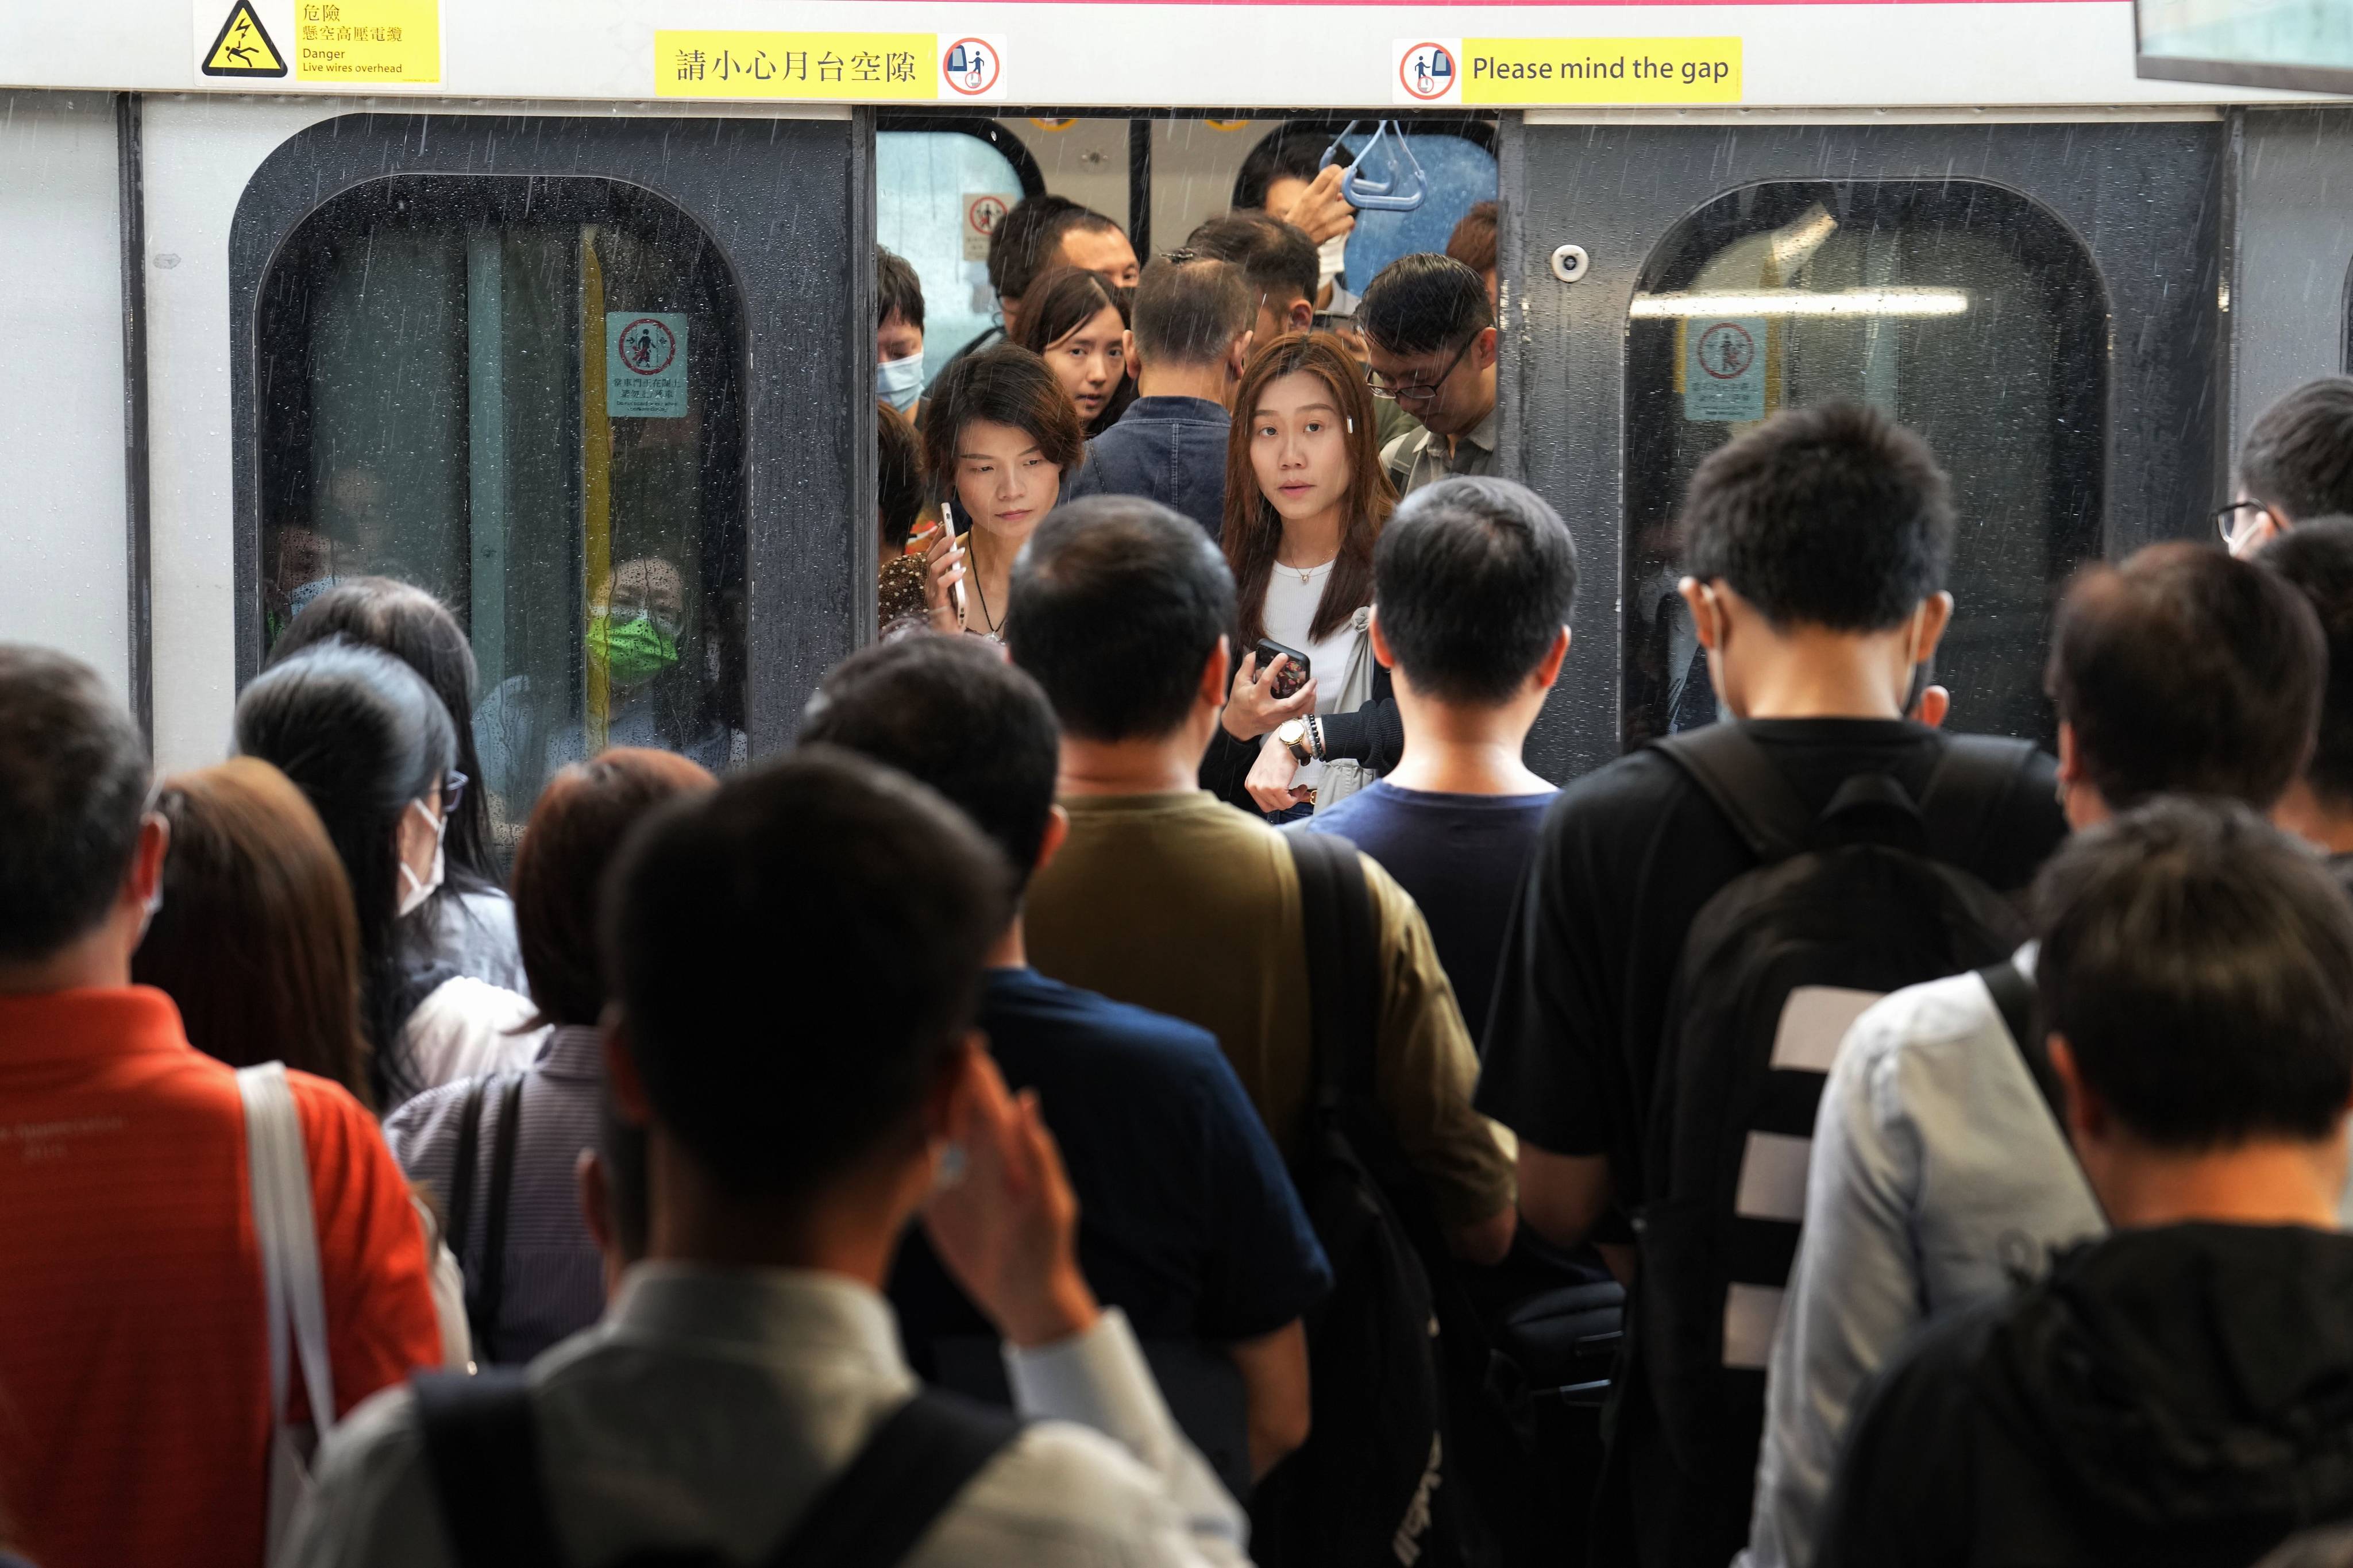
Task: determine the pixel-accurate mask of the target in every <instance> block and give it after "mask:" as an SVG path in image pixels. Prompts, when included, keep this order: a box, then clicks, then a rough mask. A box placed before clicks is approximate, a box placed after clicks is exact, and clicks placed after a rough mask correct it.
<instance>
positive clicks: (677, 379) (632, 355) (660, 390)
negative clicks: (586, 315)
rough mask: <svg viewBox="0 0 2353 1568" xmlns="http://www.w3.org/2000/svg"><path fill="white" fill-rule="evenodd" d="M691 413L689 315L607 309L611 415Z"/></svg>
mask: <svg viewBox="0 0 2353 1568" xmlns="http://www.w3.org/2000/svg"><path fill="white" fill-rule="evenodd" d="M685 413H686V317H685V316H683V315H681V314H671V313H664V312H647V311H638V310H607V311H606V312H605V415H606V417H607V418H610V419H676V418H678V417H680V416H682V415H684V414H685Z"/></svg>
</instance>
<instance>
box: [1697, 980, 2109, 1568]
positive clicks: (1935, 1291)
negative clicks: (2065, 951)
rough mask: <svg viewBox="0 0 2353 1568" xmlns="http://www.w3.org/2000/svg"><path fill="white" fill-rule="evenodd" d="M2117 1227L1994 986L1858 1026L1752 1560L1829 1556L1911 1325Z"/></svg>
mask: <svg viewBox="0 0 2353 1568" xmlns="http://www.w3.org/2000/svg"><path fill="white" fill-rule="evenodd" d="M2023 956H2026V957H2027V961H2028V963H2031V955H2023ZM2106 1230H2107V1222H2106V1221H2105V1219H2104V1218H2103V1217H2102V1215H2101V1213H2100V1206H2099V1204H2098V1202H2097V1200H2095V1199H2094V1197H2093V1195H2092V1189H2091V1187H2090V1185H2089V1184H2087V1183H2086V1182H2085V1181H2084V1173H2083V1168H2082V1167H2081V1166H2079V1165H2078V1164H2077V1163H2075V1155H2074V1152H2073V1150H2072V1149H2070V1148H2069V1147H2068V1145H2067V1142H2066V1141H2065V1139H2064V1137H2063V1134H2062V1133H2061V1131H2060V1130H2059V1124H2058V1122H2057V1121H2055V1120H2053V1119H2052V1114H2051V1109H2050V1106H2049V1104H2048V1103H2047V1102H2046V1101H2045V1100H2043V1098H2042V1090H2041V1089H2038V1088H2037V1087H2036V1086H2035V1082H2034V1076H2033V1074H2032V1073H2031V1072H2030V1071H2029V1070H2028V1068H2027V1066H2026V1060H2025V1058H2023V1057H2021V1055H2020V1054H2019V1050H2018V1047H2017V1044H2016V1043H2015V1042H2014V1041H2012V1040H2011V1039H2010V1031H2009V1029H2008V1028H2007V1027H2006V1026H2004V1025H2003V1023H2002V1021H2001V1013H2000V1009H1999V1008H1997V1007H1996V1006H1995V1005H1994V1000H1993V996H1992V994H1991V993H1989V991H1987V989H1986V987H1985V982H1983V981H1981V980H1979V979H1978V977H1977V976H1976V975H1975V974H1957V975H1954V976H1952V977H1950V978H1948V979H1945V980H1936V981H1931V982H1930V983H1928V984H1925V985H1912V986H1907V987H1905V989H1904V990H1901V991H1898V992H1895V993H1894V994H1892V995H1889V996H1887V997H1884V998H1883V999H1882V1000H1880V1001H1879V1002H1877V1003H1875V1004H1873V1005H1872V1007H1871V1008H1870V1009H1869V1010H1868V1011H1866V1012H1865V1013H1864V1014H1863V1015H1862V1016H1861V1017H1860V1018H1858V1019H1856V1020H1855V1023H1854V1026H1853V1027H1852V1028H1851V1029H1849V1030H1848V1031H1847V1035H1846V1038H1845V1040H1844V1041H1843V1042H1842V1043H1841V1046H1840V1047H1839V1053H1838V1058H1837V1060H1836V1062H1835V1064H1834V1065H1833V1066H1832V1067H1831V1075H1830V1081H1829V1082H1828V1083H1827V1084H1826V1085H1825V1086H1824V1087H1823V1089H1822V1100H1821V1107H1820V1110H1819V1111H1818V1112H1817V1113H1816V1116H1815V1121H1814V1146H1813V1155H1812V1162H1811V1165H1810V1171H1809V1174H1808V1177H1807V1185H1806V1206H1805V1224H1804V1229H1803V1231H1802V1233H1801V1238H1800V1240H1799V1246H1798V1259H1797V1263H1796V1265H1795V1267H1794V1268H1792V1269H1791V1270H1790V1274H1789V1283H1788V1293H1787V1294H1786V1296H1785V1297H1784V1298H1783V1301H1782V1310H1781V1320H1780V1327H1779V1330H1778V1333H1777V1336H1776V1338H1775V1340H1774V1343H1773V1356H1772V1367H1771V1370H1770V1371H1769V1373H1767V1379H1766V1387H1765V1440H1764V1446H1763V1448H1762V1450H1761V1451H1760V1453H1759V1454H1758V1457H1757V1503H1756V1512H1755V1514H1754V1515H1753V1517H1752V1520H1751V1523H1750V1529H1749V1538H1748V1551H1747V1552H1746V1554H1745V1555H1744V1556H1743V1557H1742V1558H1741V1559H1740V1561H1741V1562H1742V1563H1746V1564H1747V1568H1803V1565H1804V1564H1807V1563H1811V1562H1812V1561H1813V1557H1814V1548H1815V1545H1816V1542H1817V1539H1818V1536H1819V1533H1820V1528H1821V1515H1822V1508H1823V1505H1824V1504H1825V1503H1826V1502H1827V1501H1828V1500H1829V1497H1830V1488H1831V1473H1832V1471H1833V1470H1834V1469H1835V1468H1836V1467H1837V1463H1838V1455H1839V1443H1840V1440H1841V1438H1842V1437H1843V1436H1844V1435H1845V1432H1846V1425H1847V1419H1848V1416H1849V1415H1850V1414H1851V1413H1852V1410H1853V1408H1854V1405H1855V1398H1856V1395H1857V1394H1858V1393H1859V1392H1860V1391H1861V1389H1862V1385H1863V1384H1864V1382H1865V1381H1866V1380H1868V1379H1869V1378H1870V1377H1871V1376H1872V1374H1873V1373H1876V1372H1877V1371H1878V1370H1879V1369H1880V1367H1881V1366H1883V1364H1885V1363H1886V1362H1887V1361H1888V1359H1889V1358H1890V1357H1891V1356H1893V1355H1894V1353H1895V1352H1896V1350H1897V1349H1898V1348H1899V1347H1900V1346H1901V1345H1902V1344H1903V1342H1904V1340H1905V1336H1906V1335H1907V1334H1909V1333H1910V1332H1911V1331H1913V1330H1914V1329H1915V1328H1917V1327H1918V1326H1919V1325H1920V1324H1921V1323H1923V1322H1926V1321H1927V1320H1929V1319H1930V1318H1935V1317H1941V1316H1942V1315H1944V1314H1945V1313H1947V1312H1950V1311H1952V1310H1955V1309H1956V1308H1960V1307H1968V1306H1971V1305H1974V1304H1975V1303H1977V1302H1980V1301H1987V1300H1999V1299H2000V1298H2003V1297H2006V1296H2007V1295H2009V1294H2010V1290H2011V1289H2012V1288H2013V1284H2014V1282H2015V1281H2016V1280H2018V1279H2039V1278H2041V1277H2042V1275H2043V1274H2044V1273H2045V1272H2046V1271H2048V1269H2049V1268H2050V1264H2051V1258H2052V1254H2053V1253H2054V1252H2056V1251H2058V1250H2061V1249H2063V1248H2065V1247H2070V1246H2073V1244H2074V1243H2076V1242H2079V1241H2083V1240H2085V1239H2087V1238H2089V1237H2096V1236H2101V1235H2104V1234H2105V1232H2106Z"/></svg>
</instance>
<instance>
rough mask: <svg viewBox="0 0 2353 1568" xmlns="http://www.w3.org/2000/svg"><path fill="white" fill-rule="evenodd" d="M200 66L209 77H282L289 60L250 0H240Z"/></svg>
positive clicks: (233, 7)
mask: <svg viewBox="0 0 2353 1568" xmlns="http://www.w3.org/2000/svg"><path fill="white" fill-rule="evenodd" d="M196 68H197V69H198V70H200V71H202V72H204V74H205V75H206V76H269V77H278V76H284V75H285V74H286V59H285V57H284V56H282V55H280V53H279V52H278V46H277V45H275V44H273V43H271V42H270V41H269V33H267V32H266V31H264V30H263V28H262V26H261V18H260V17H259V16H255V15H254V14H253V6H252V5H250V4H249V3H248V0H237V4H236V5H232V6H230V7H229V13H228V20H227V21H226V22H223V23H222V24H221V30H220V33H219V35H218V36H217V37H215V38H214V39H213V47H211V48H209V49H206V51H205V58H204V59H203V60H202V61H201V62H199V63H198V65H197V67H196Z"/></svg>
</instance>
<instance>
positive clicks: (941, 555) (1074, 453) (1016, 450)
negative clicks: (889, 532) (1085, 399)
mask: <svg viewBox="0 0 2353 1568" xmlns="http://www.w3.org/2000/svg"><path fill="white" fill-rule="evenodd" d="M1086 453H1087V443H1086V436H1085V434H1084V431H1083V428H1082V426H1081V425H1080V422H1079V411H1078V409H1077V408H1076V407H1075V406H1074V405H1072V404H1071V395H1070V394H1069V393H1067V392H1065V391H1063V390H1062V384H1061V383H1060V382H1059V381H1057V380H1055V379H1054V373H1053V372H1052V371H1050V370H1048V369H1047V368H1046V362H1045V361H1043V360H1041V359H1039V357H1038V356H1037V355H1036V354H1034V353H1030V352H1029V350H1028V349H1025V348H1020V347H1017V346H1016V345H1014V344H1012V343H998V344H996V345H994V346H993V347H990V348H987V349H984V350H982V351H981V352H980V353H976V354H970V355H967V356H966V357H965V358H963V359H960V360H958V361H956V363H954V364H952V365H950V366H948V368H947V369H946V370H944V371H943V372H942V373H941V374H940V378H939V380H937V381H935V382H934V383H933V384H932V401H931V409H930V412H929V413H928V414H927V415H926V416H925V417H924V422H923V456H924V459H925V465H924V466H925V468H927V469H928V471H929V472H930V474H931V478H932V485H933V489H934V492H935V493H936V494H937V495H938V497H939V501H940V519H941V522H942V523H944V524H945V525H946V526H944V527H943V526H940V525H937V524H935V525H934V527H933V530H932V531H933V534H934V537H933V539H932V542H931V545H930V548H929V549H928V550H926V551H925V552H924V560H925V563H926V566H927V568H928V570H929V571H930V573H931V584H930V589H929V592H928V594H927V595H926V597H927V600H928V603H929V605H930V611H931V616H932V624H933V625H934V626H935V627H937V628H938V629H939V630H941V631H965V632H970V633H972V634H973V635H974V636H976V637H995V638H997V640H998V641H1003V640H1004V636H1005V605H1006V600H1007V597H1008V595H1009V593H1010V591H1011V586H1012V576H1013V558H1014V557H1015V556H1016V555H1018V554H1019V553H1020V552H1021V547H1022V545H1024V544H1026V543H1028V542H1029V535H1030V533H1031V532H1032V531H1034V530H1035V529H1036V528H1037V526H1038V524H1039V521H1040V520H1041V519H1043V518H1044V517H1045V515H1046V514H1047V513H1048V512H1050V511H1051V510H1054V505H1055V503H1056V502H1057V501H1059V500H1061V497H1062V482H1063V480H1065V479H1068V478H1069V477H1070V476H1071V474H1073V473H1075V472H1077V470H1078V468H1079V465H1080V464H1081V463H1082V462H1083V461H1085V460H1086Z"/></svg>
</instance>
